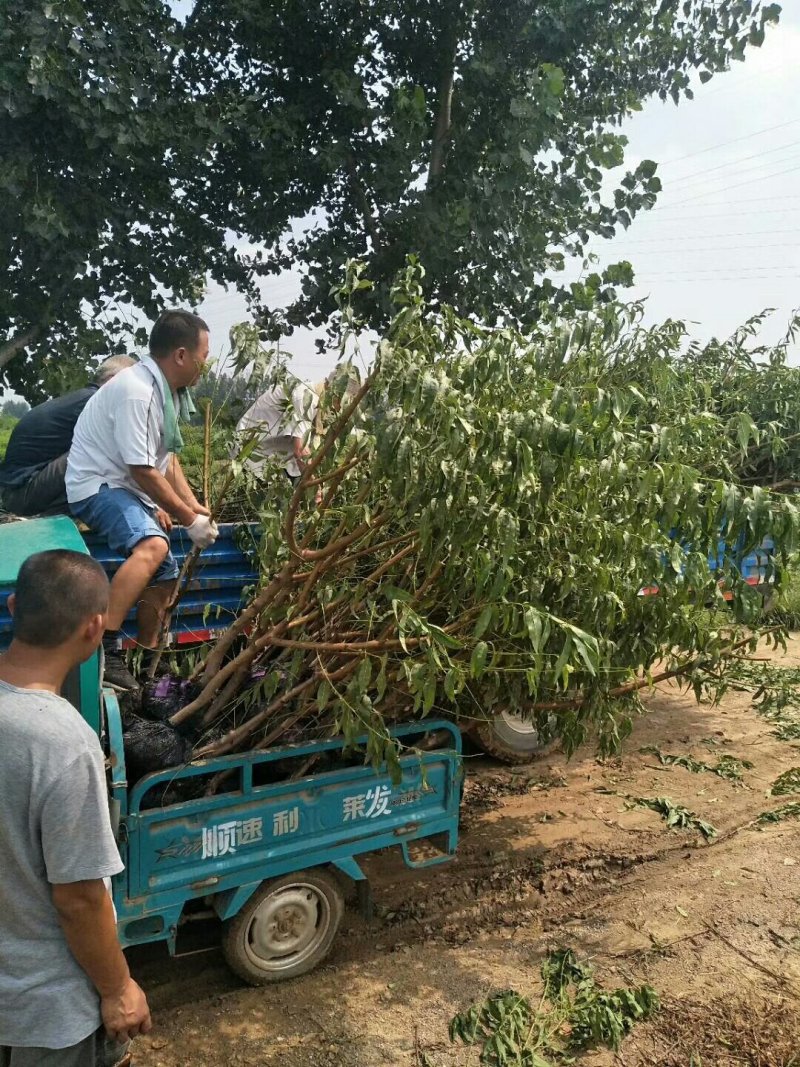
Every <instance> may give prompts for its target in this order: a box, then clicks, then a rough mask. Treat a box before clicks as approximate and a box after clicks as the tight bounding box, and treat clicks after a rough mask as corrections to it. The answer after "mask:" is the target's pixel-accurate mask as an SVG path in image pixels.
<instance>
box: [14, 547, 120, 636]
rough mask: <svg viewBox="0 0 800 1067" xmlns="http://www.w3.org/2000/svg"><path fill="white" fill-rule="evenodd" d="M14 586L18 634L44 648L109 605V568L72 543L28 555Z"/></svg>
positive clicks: (15, 633)
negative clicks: (78, 550)
mask: <svg viewBox="0 0 800 1067" xmlns="http://www.w3.org/2000/svg"><path fill="white" fill-rule="evenodd" d="M14 592H15V594H16V595H15V602H14V637H15V638H16V639H17V640H18V641H24V642H25V644H26V645H35V646H37V647H39V648H56V647H57V646H58V645H63V644H64V642H65V641H68V640H69V638H70V637H72V635H73V634H74V633H75V631H76V630H77V629H78V627H79V626H80V625H81V624H82V623H84V622H85V621H86V620H87V619H88V618H89V617H90V616H91V615H100V614H104V613H105V612H106V611H107V610H108V578H106V573H105V571H104V570H103V568H102V567H101V566H100V564H99V563H97V562H96V561H95V560H93V559H92V557H91V556H87V555H84V553H82V552H73V551H72V550H71V549H68V548H54V549H50V550H49V551H48V552H35V553H34V554H33V555H32V556H28V558H27V559H26V560H25V562H24V563H23V564H22V566H21V567H20V569H19V575H18V576H17V585H16V589H15V590H14Z"/></svg>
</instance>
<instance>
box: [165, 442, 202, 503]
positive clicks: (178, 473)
mask: <svg viewBox="0 0 800 1067" xmlns="http://www.w3.org/2000/svg"><path fill="white" fill-rule="evenodd" d="M167 481H168V482H169V484H170V485H171V486H172V488H173V489H174V490H175V492H176V493H177V494H178V496H179V497H180V498H181V500H182V501H183V502H184V504H188V505H189V507H190V508H191V509H192V510H193V511H194V512H195V514H196V515H210V514H211V512H210V511H209V510H208V508H204V507H203V505H202V504H201V503H200V501H199V500H198V499H197V497H196V496H195V495H194V493H193V492H192V487H191V486H190V485H189V483H188V482H187V480H186V475H185V474H184V473H183V467H182V466H181V461H180V460H179V459H178V457H177V456H176V455H175V453H174V452H171V453H170V457H169V466H168V467H167Z"/></svg>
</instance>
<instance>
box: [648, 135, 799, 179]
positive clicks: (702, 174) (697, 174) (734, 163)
mask: <svg viewBox="0 0 800 1067" xmlns="http://www.w3.org/2000/svg"><path fill="white" fill-rule="evenodd" d="M798 146H800V141H790V142H789V143H788V144H785V145H781V146H780V148H770V149H769V150H768V151H766V152H753V153H751V154H750V155H749V156H740V157H739V158H738V159H732V160H729V161H728V162H727V163H719V164H718V165H717V166H716V167H709V168H708V169H707V170H702V171H701V170H696V171H692V173H691V174H683V175H680V176H679V177H676V178H674V179H673V178H670V179H668V181H670V182H672V181H675V182H676V183H680V184H681V185H683V184H684V183H688V184H693V183H694V182H698V181H703V180H704V179H705V178H706V177H707V175H709V174H714V173H715V172H716V171H718V170H727V169H728V168H730V167H738V166H739V164H740V163H746V162H747V161H748V160H750V159H758V160H761V159H763V158H764V156H771V155H774V154H775V152H784V151H786V149H787V148H791V149H797V148H798ZM790 154H793V153H790ZM773 162H775V161H773ZM758 165H760V164H757V166H758ZM744 169H745V171H750V170H753V167H752V166H751V167H745V168H744Z"/></svg>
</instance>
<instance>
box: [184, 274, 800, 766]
mask: <svg viewBox="0 0 800 1067" xmlns="http://www.w3.org/2000/svg"><path fill="white" fill-rule="evenodd" d="M421 281H422V271H421V268H420V267H419V266H417V265H415V264H410V265H409V266H408V268H407V270H406V272H405V274H404V275H403V276H402V277H401V279H400V280H399V281H398V283H397V285H396V287H395V289H394V292H393V299H394V304H395V308H394V315H393V318H392V320H391V325H390V326H389V328H388V329H387V330H386V331H385V334H384V336H383V337H382V339H381V340H380V342H379V343H378V345H377V347H376V349H375V352H374V359H373V362H372V364H371V366H370V367H368V368H367V369H364V370H363V372H362V374H361V376H360V380H359V381H358V383H357V384H356V385H355V386H354V385H353V374H354V371H353V369H352V366H351V367H350V368H348V367H340V369H339V371H338V372H337V373H335V374H334V375H333V376H332V379H331V381H330V382H329V384H328V388H327V389H326V391H325V394H324V397H323V401H322V405H321V406H322V422H323V433H322V437H321V440H320V443H319V445H318V447H316V449H315V451H314V453H313V456H312V458H311V459H310V462H309V463H308V465H307V466H306V468H305V470H304V472H303V475H302V477H301V479H300V481H299V483H298V484H297V485H296V487H294V488H293V487H292V486H291V484H290V483H289V482H288V480H287V479H286V478H285V475H284V474H283V471H282V470H280V469H277V468H276V470H275V471H274V472H273V474H271V475H268V477H267V479H266V482H262V483H261V484H260V486H259V487H258V490H257V491H256V492H254V493H253V499H254V501H256V503H257V504H258V507H259V515H258V518H259V521H260V523H261V527H262V529H263V537H262V540H261V544H260V550H259V552H260V557H259V567H260V575H261V577H260V581H259V583H258V586H257V588H255V589H254V590H253V593H252V596H251V597H250V600H249V603H248V605H247V607H246V609H245V610H244V611H243V612H242V613H241V614H240V616H239V617H238V618H237V619H236V621H235V622H234V623H233V625H231V626H230V628H229V629H228V630H227V632H226V633H225V634H224V635H223V636H222V637H221V638H220V639H219V640H218V641H217V642H216V644H215V645H214V646H213V647H211V649H210V651H209V652H208V654H207V655H206V656H205V658H204V659H203V661H202V662H201V663H199V664H198V665H197V667H196V668H195V670H194V672H193V675H192V678H191V680H190V681H191V685H192V686H193V688H192V691H191V693H192V695H191V698H190V699H186V700H184V701H183V705H182V707H181V708H180V709H179V710H178V711H177V712H175V713H173V714H172V715H171V717H170V722H171V724H172V725H173V726H175V727H177V728H179V729H180V730H182V731H186V730H187V728H190V730H191V736H192V738H193V747H192V753H193V757H195V758H196V757H204V756H210V755H221V754H226V753H235V752H244V751H249V750H256V749H264V748H267V747H270V746H274V745H279V744H281V743H282V742H286V741H294V740H297V739H299V738H304V737H318V736H331V735H343V736H344V737H345V738H347V739H349V740H352V739H355V738H357V737H360V736H366V737H367V741H366V744H365V756H366V758H367V759H371V760H373V761H381V760H384V759H387V760H388V761H389V763H390V765H391V764H392V762H393V761H394V759H395V756H396V752H397V745H396V742H394V741H392V740H391V739H390V737H389V733H388V727H389V726H390V725H391V724H392V723H393V722H396V721H402V720H407V719H411V718H424V717H428V716H430V717H433V716H439V715H445V716H449V717H452V718H454V719H457V720H458V721H459V722H461V723H462V724H465V725H469V724H472V723H475V722H481V721H486V719H487V718H488V717H491V716H493V715H495V714H496V713H497V712H498V711H500V710H501V709H508V710H509V711H511V712H514V713H516V714H520V715H523V716H527V717H530V718H532V719H533V720H536V721H537V722H538V724H539V726H540V728H541V729H542V730H548V729H549V730H550V731H551V732H552V733H553V734H555V735H556V736H557V737H560V738H561V739H562V740H563V742H564V744H565V747H566V748H567V749H568V750H571V749H573V748H574V747H575V746H576V745H577V744H578V743H580V742H581V741H582V740H584V739H585V738H586V737H587V736H589V735H593V736H594V737H595V738H596V739H597V740H598V742H599V744H600V746H601V748H602V749H603V750H609V749H613V748H614V747H615V746H617V745H618V744H619V742H620V740H621V739H622V738H623V737H624V736H625V734H626V732H627V731H628V730H629V729H630V722H631V717H632V715H633V714H634V713H635V712H637V711H638V710H640V709H641V705H640V703H639V695H640V694H642V693H643V692H644V691H646V689H647V687H648V686H649V685H650V684H651V682H652V681H653V680H654V679H658V678H659V677H670V676H675V677H680V678H683V679H685V681H686V683H687V684H691V685H693V686H694V687H695V689H696V690H697V691H698V693H699V692H700V691H701V690H702V688H703V687H704V686H705V685H706V684H712V685H713V684H717V683H718V681H719V678H720V676H721V675H722V674H724V664H725V662H726V660H727V658H728V657H731V656H736V655H741V654H744V653H745V652H746V651H747V650H748V648H750V647H752V646H753V643H754V642H755V640H756V638H757V636H758V634H759V632H760V630H759V627H760V616H761V611H762V597H761V595H760V594H759V593H758V592H757V591H756V590H754V589H753V588H751V587H750V586H749V585H747V584H746V583H745V582H744V581H743V579H742V578H741V576H740V574H739V571H738V569H737V567H736V564H735V557H736V554H737V553H738V554H741V553H743V552H747V551H749V550H751V549H753V548H755V547H756V546H758V545H760V544H761V542H762V541H763V539H764V538H765V537H766V536H769V537H771V538H772V542H773V544H774V549H773V551H772V556H771V561H770V566H769V574H768V578H769V580H770V581H773V582H774V585H775V587H776V588H777V589H778V590H779V589H780V586H781V583H782V580H783V574H784V567H785V564H786V562H787V558H788V555H789V554H790V553H791V551H792V550H793V548H794V546H795V543H796V538H797V530H798V514H797V511H796V509H795V506H794V505H793V504H792V502H791V498H789V497H786V496H780V495H777V494H774V493H771V492H769V491H767V490H764V489H763V488H761V487H758V486H753V485H752V484H750V482H749V479H750V477H751V475H752V471H753V469H754V467H753V464H752V462H751V458H752V456H753V455H754V454H758V455H759V456H761V449H762V434H763V431H762V429H760V428H759V427H758V426H757V425H756V423H755V421H754V420H753V419H752V417H751V416H750V415H749V413H748V411H747V408H746V401H747V396H746V395H743V394H740V395H741V400H742V406H741V408H737V409H733V410H732V409H731V404H730V403H729V402H728V401H729V399H730V398H729V397H726V395H725V393H724V389H721V386H720V383H721V382H724V374H725V372H726V368H727V373H728V374H729V376H730V377H731V378H733V377H735V376H736V375H739V376H740V377H741V374H742V373H743V368H744V369H746V371H747V374H748V375H750V376H751V378H752V379H753V381H755V382H758V381H759V380H760V377H761V376H762V375H763V376H765V380H766V377H767V376H769V375H770V374H772V375H775V374H778V373H782V371H781V365H782V364H781V352H782V349H781V348H780V346H779V348H777V349H775V350H773V351H772V352H771V353H769V354H768V355H769V358H766V359H763V360H761V361H760V362H759V360H758V359H753V358H752V357H751V356H750V355H748V353H747V342H748V339H749V334H748V331H746V330H745V331H743V332H741V333H740V334H737V335H736V336H735V337H733V338H732V339H731V340H730V341H729V342H726V343H725V344H719V343H717V342H714V344H713V345H710V346H707V347H706V348H704V349H700V348H698V347H696V346H695V347H689V348H688V350H687V342H686V336H685V330H684V329H683V327H682V326H681V325H680V324H678V323H675V322H668V323H666V324H664V325H662V326H659V327H656V328H650V329H645V328H644V327H643V326H642V324H641V308H640V307H638V306H635V305H634V306H622V305H617V304H609V305H606V306H604V307H601V308H599V309H597V308H596V309H593V310H591V311H585V312H577V311H572V312H571V313H570V315H569V317H568V318H567V317H562V316H561V315H559V314H558V313H557V312H555V311H552V310H549V309H547V308H545V307H543V308H542V314H541V318H540V321H539V325H538V326H537V327H536V328H535V329H533V330H531V331H530V332H529V333H526V334H524V335H522V334H520V333H517V332H515V331H514V330H512V329H496V328H495V329H486V328H483V327H482V326H481V325H479V324H476V323H475V322H472V321H467V320H464V319H462V318H459V317H458V315H457V314H456V313H455V312H454V311H452V310H451V309H449V308H447V307H439V308H431V307H428V306H426V303H425V300H424V298H423V295H422V284H421ZM367 284H368V283H367V282H366V281H365V280H364V279H363V277H362V275H361V272H360V269H359V267H358V265H356V264H350V265H349V268H348V272H347V278H346V282H345V284H344V285H343V287H342V290H341V293H340V300H341V304H342V316H343V346H344V349H345V350H348V351H350V350H351V349H352V345H353V343H354V336H355V335H356V334H357V331H358V321H357V309H358V292H359V289H360V288H364V287H365V286H366V285H367ZM238 351H239V358H240V359H241V362H242V365H244V364H245V363H253V362H256V363H259V362H263V361H265V360H266V361H267V362H269V361H270V360H271V359H273V358H274V357H273V355H272V354H271V353H269V352H263V351H261V349H260V344H259V342H258V334H257V331H255V330H248V329H246V328H241V329H240V330H239V332H238ZM356 362H357V361H356ZM752 392H753V394H755V393H756V392H758V395H759V396H761V395H763V392H764V390H761V391H760V392H759V391H758V390H756V389H755V387H753V389H752ZM720 397H722V400H723V401H724V404H723V405H721V404H720ZM762 460H763V456H762V459H761V460H759V462H761V461H762ZM721 540H722V541H724V542H725V543H726V544H727V545H728V546H729V549H730V552H729V553H728V554H726V555H725V558H724V561H723V563H722V566H721V567H720V568H719V569H713V568H712V567H711V565H710V563H709V557H716V555H717V552H718V546H719V542H720V541H721ZM720 583H722V586H724V588H725V590H726V591H727V592H728V593H729V594H732V599H731V600H730V602H729V603H728V604H727V605H726V603H725V601H724V600H723V595H722V586H721V584H720ZM656 590H657V592H655V591H656ZM643 591H648V592H649V595H643Z"/></svg>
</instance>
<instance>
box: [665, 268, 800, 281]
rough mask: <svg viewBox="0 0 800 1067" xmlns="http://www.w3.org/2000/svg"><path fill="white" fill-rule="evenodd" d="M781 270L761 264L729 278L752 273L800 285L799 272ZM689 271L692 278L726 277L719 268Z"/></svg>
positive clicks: (669, 274)
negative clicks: (789, 279)
mask: <svg viewBox="0 0 800 1067" xmlns="http://www.w3.org/2000/svg"><path fill="white" fill-rule="evenodd" d="M781 269H782V268H779V269H778V270H775V271H773V270H772V268H770V267H768V266H766V265H763V264H759V265H757V266H755V267H752V268H750V267H742V269H741V270H737V271H736V273H735V274H731V275H730V277H733V278H746V277H748V276H749V275H750V274H751V273H753V276H754V277H776V278H779V277H782V278H793V279H794V280H795V281H796V282H798V284H800V270H797V271H787V272H785V273H781ZM689 270H690V271H691V272H692V277H699V276H702V275H713V276H714V277H715V278H720V277H726V275H724V274H720V268H719V267H715V268H711V269H709V270H705V269H704V270H697V269H695V268H694V267H690V268H689ZM765 271H766V272H769V273H768V274H765V273H764V272H765ZM687 274H688V272H687V271H681V270H666V271H661V272H659V273H658V274H650V275H646V277H649V278H669V277H675V276H680V277H682V278H683V277H687Z"/></svg>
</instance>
